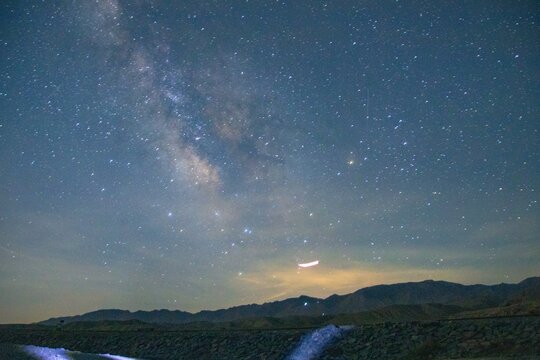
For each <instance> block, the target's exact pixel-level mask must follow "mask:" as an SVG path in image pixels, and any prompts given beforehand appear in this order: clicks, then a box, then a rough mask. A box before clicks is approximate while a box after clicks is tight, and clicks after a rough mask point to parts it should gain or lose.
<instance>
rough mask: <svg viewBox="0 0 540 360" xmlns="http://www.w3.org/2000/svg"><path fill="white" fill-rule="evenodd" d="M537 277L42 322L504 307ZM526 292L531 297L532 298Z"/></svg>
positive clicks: (537, 285) (533, 287)
mask: <svg viewBox="0 0 540 360" xmlns="http://www.w3.org/2000/svg"><path fill="white" fill-rule="evenodd" d="M538 289H540V277H533V278H528V279H525V280H523V281H522V282H520V283H518V284H498V285H462V284H457V283H451V282H447V281H433V280H426V281H421V282H409V283H400V284H392V285H377V286H372V287H367V288H364V289H360V290H358V291H355V292H353V293H351V294H346V295H332V296H330V297H328V298H326V299H319V298H313V297H309V296H300V297H296V298H289V299H285V300H281V301H274V302H269V303H264V304H261V305H258V304H251V305H241V306H235V307H231V308H228V309H221V310H213V311H210V310H204V311H200V312H198V313H195V314H192V313H189V312H185V311H180V310H153V311H135V312H130V311H127V310H97V311H93V312H89V313H86V314H83V315H77V316H67V317H60V318H51V319H49V320H45V321H42V322H41V323H40V324H43V325H58V324H60V323H61V322H62V323H70V322H75V321H104V320H113V321H126V320H139V321H143V322H147V323H170V324H181V323H188V322H225V321H237V320H241V319H249V318H260V317H272V318H281V317H291V316H321V315H322V314H325V315H337V314H356V313H361V312H366V311H370V310H376V309H381V308H384V307H389V306H393V305H422V304H443V305H451V306H459V307H461V308H465V309H469V310H478V309H485V308H492V307H498V306H503V305H505V304H508V303H509V302H512V301H515V300H514V299H516V298H519V297H522V296H523V294H533V295H537V294H539V291H538ZM533 295H529V296H533Z"/></svg>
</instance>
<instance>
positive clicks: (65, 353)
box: [21, 345, 137, 360]
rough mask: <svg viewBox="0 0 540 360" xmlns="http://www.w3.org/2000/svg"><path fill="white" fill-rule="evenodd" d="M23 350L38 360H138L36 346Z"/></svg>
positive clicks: (26, 346)
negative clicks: (80, 359)
mask: <svg viewBox="0 0 540 360" xmlns="http://www.w3.org/2000/svg"><path fill="white" fill-rule="evenodd" d="M21 348H22V350H23V351H24V352H25V353H27V354H28V355H30V356H32V357H34V358H35V359H38V360H73V359H78V358H80V357H81V356H84V359H88V360H90V359H96V360H99V359H110V360H137V359H135V358H130V357H127V356H120V355H111V354H86V353H81V352H78V351H70V350H66V349H64V348H57V349H54V348H47V347H41V346H34V345H24V346H22V347H21Z"/></svg>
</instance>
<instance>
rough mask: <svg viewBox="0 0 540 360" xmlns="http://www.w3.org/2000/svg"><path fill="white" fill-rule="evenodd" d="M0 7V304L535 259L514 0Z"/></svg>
mask: <svg viewBox="0 0 540 360" xmlns="http://www.w3.org/2000/svg"><path fill="white" fill-rule="evenodd" d="M1 7H2V11H1V34H0V47H1V59H2V61H1V73H0V76H1V80H0V84H1V88H0V108H1V114H0V322H30V321H37V320H43V319H45V318H48V317H51V316H59V315H72V314H77V313H83V312H87V311H92V310H96V309H100V308H121V309H129V310H139V309H143V310H150V309H159V308H168V309H181V310H186V311H198V310H201V309H217V308H223V307H230V306H233V305H239V304H247V303H261V302H265V301H274V300H279V299H284V298H287V297H293V296H298V295H300V294H306V295H311V296H319V297H323V296H324V297H326V296H329V295H331V294H333V293H339V294H344V293H348V292H352V291H354V290H357V289H359V288H362V287H365V286H369V285H374V284H379V283H394V282H403V281H419V280H424V279H441V280H448V281H456V282H461V283H466V284H470V283H490V284H491V283H500V282H517V281H520V280H522V279H523V278H525V277H528V276H534V275H539V274H540V236H539V234H540V208H539V203H538V201H539V192H540V154H539V152H540V136H539V135H540V134H539V128H540V27H539V22H540V6H539V5H538V3H537V2H536V1H529V2H527V1H491V0H490V1H487V0H486V1H483V0H479V1H466V2H463V1H448V2H443V1H367V2H364V1H350V2H348V1H334V2H330V1H329V2H318V1H296V0H295V1H270V0H268V1H249V2H248V1H245V2H241V1H217V0H216V1H144V0H130V1H123V0H98V1H82V0H81V1H56V2H54V1H43V2H41V1H39V2H38V1H34V0H28V1H3V2H2V5H1ZM315 260H318V261H319V264H318V265H316V266H313V267H309V268H299V267H298V265H297V264H299V263H306V262H311V261H315Z"/></svg>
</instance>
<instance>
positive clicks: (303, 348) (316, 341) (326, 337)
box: [286, 325, 352, 360]
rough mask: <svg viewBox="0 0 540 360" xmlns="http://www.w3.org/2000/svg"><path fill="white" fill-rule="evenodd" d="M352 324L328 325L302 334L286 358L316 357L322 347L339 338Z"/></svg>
mask: <svg viewBox="0 0 540 360" xmlns="http://www.w3.org/2000/svg"><path fill="white" fill-rule="evenodd" d="M350 329H352V326H335V325H328V326H325V327H323V328H321V329H318V330H315V331H313V332H312V333H310V334H308V335H306V336H304V337H303V338H302V340H301V342H300V344H299V345H298V346H297V347H296V348H295V349H294V351H293V352H292V353H291V355H289V356H288V357H287V359H286V360H312V359H317V358H318V357H319V356H320V355H321V354H322V352H323V351H324V349H325V348H326V347H327V346H328V345H330V344H331V343H332V342H334V341H335V340H337V339H339V338H340V337H341V336H343V334H345V332H347V331H348V330H350Z"/></svg>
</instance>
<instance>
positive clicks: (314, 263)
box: [298, 260, 319, 268]
mask: <svg viewBox="0 0 540 360" xmlns="http://www.w3.org/2000/svg"><path fill="white" fill-rule="evenodd" d="M315 265H319V260H315V261H312V262H308V263H303V264H298V266H299V267H301V268H308V267H312V266H315Z"/></svg>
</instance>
